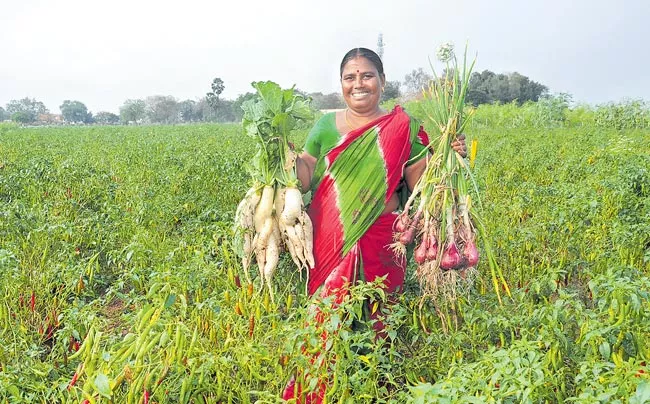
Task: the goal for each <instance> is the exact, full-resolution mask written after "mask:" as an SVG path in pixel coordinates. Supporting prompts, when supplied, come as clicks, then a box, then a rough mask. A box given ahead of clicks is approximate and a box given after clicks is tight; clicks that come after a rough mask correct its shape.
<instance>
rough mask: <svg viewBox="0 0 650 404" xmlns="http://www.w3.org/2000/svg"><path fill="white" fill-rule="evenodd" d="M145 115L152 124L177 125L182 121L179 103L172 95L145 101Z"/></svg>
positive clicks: (153, 97)
mask: <svg viewBox="0 0 650 404" xmlns="http://www.w3.org/2000/svg"><path fill="white" fill-rule="evenodd" d="M145 114H146V116H147V119H148V120H149V122H151V123H166V124H170V123H176V122H178V121H179V119H180V111H179V107H178V101H176V98H174V97H172V96H171V95H168V96H164V95H154V96H151V97H147V98H146V99H145Z"/></svg>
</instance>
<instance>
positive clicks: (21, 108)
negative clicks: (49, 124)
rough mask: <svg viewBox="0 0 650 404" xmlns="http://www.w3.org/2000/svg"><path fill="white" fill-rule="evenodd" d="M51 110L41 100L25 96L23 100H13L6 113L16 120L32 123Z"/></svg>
mask: <svg viewBox="0 0 650 404" xmlns="http://www.w3.org/2000/svg"><path fill="white" fill-rule="evenodd" d="M48 112H49V111H48V110H47V108H46V107H45V104H43V103H42V102H41V101H36V99H33V98H27V97H26V98H23V99H21V100H11V101H9V103H8V104H7V111H6V113H7V114H8V115H9V116H10V117H11V120H12V121H14V122H20V123H31V122H35V121H36V120H37V119H38V116H39V115H41V114H47V113H48Z"/></svg>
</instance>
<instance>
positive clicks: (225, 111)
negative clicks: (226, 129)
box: [215, 100, 238, 122]
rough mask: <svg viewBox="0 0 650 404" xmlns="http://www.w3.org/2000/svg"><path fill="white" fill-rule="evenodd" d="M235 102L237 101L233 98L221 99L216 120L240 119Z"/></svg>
mask: <svg viewBox="0 0 650 404" xmlns="http://www.w3.org/2000/svg"><path fill="white" fill-rule="evenodd" d="M234 104H235V102H234V101H231V100H219V104H218V106H217V110H216V113H215V120H216V121H217V122H236V121H238V118H237V116H238V115H237V114H235V110H234Z"/></svg>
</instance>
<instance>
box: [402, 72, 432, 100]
mask: <svg viewBox="0 0 650 404" xmlns="http://www.w3.org/2000/svg"><path fill="white" fill-rule="evenodd" d="M431 80H433V77H431V75H430V74H428V73H426V72H425V71H424V70H423V69H422V68H421V67H420V68H418V69H417V70H413V71H412V72H411V73H410V74H407V75H406V76H405V77H404V86H405V87H406V92H407V94H408V95H410V96H413V95H416V94H420V92H422V89H423V88H426V87H428V86H429V82H430V81H431Z"/></svg>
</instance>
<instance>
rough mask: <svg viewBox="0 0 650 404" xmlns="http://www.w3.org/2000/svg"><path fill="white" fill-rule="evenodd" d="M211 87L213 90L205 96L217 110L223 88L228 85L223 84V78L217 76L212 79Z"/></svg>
mask: <svg viewBox="0 0 650 404" xmlns="http://www.w3.org/2000/svg"><path fill="white" fill-rule="evenodd" d="M210 88H211V90H212V91H210V92H208V93H206V94H205V98H206V100H207V101H208V104H209V105H210V106H211V107H212V108H213V109H215V110H216V109H217V108H218V105H219V96H220V95H221V93H222V92H223V90H225V88H226V86H225V85H224V84H223V80H221V79H220V78H219V77H216V78H215V79H213V80H212V84H211V85H210Z"/></svg>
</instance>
